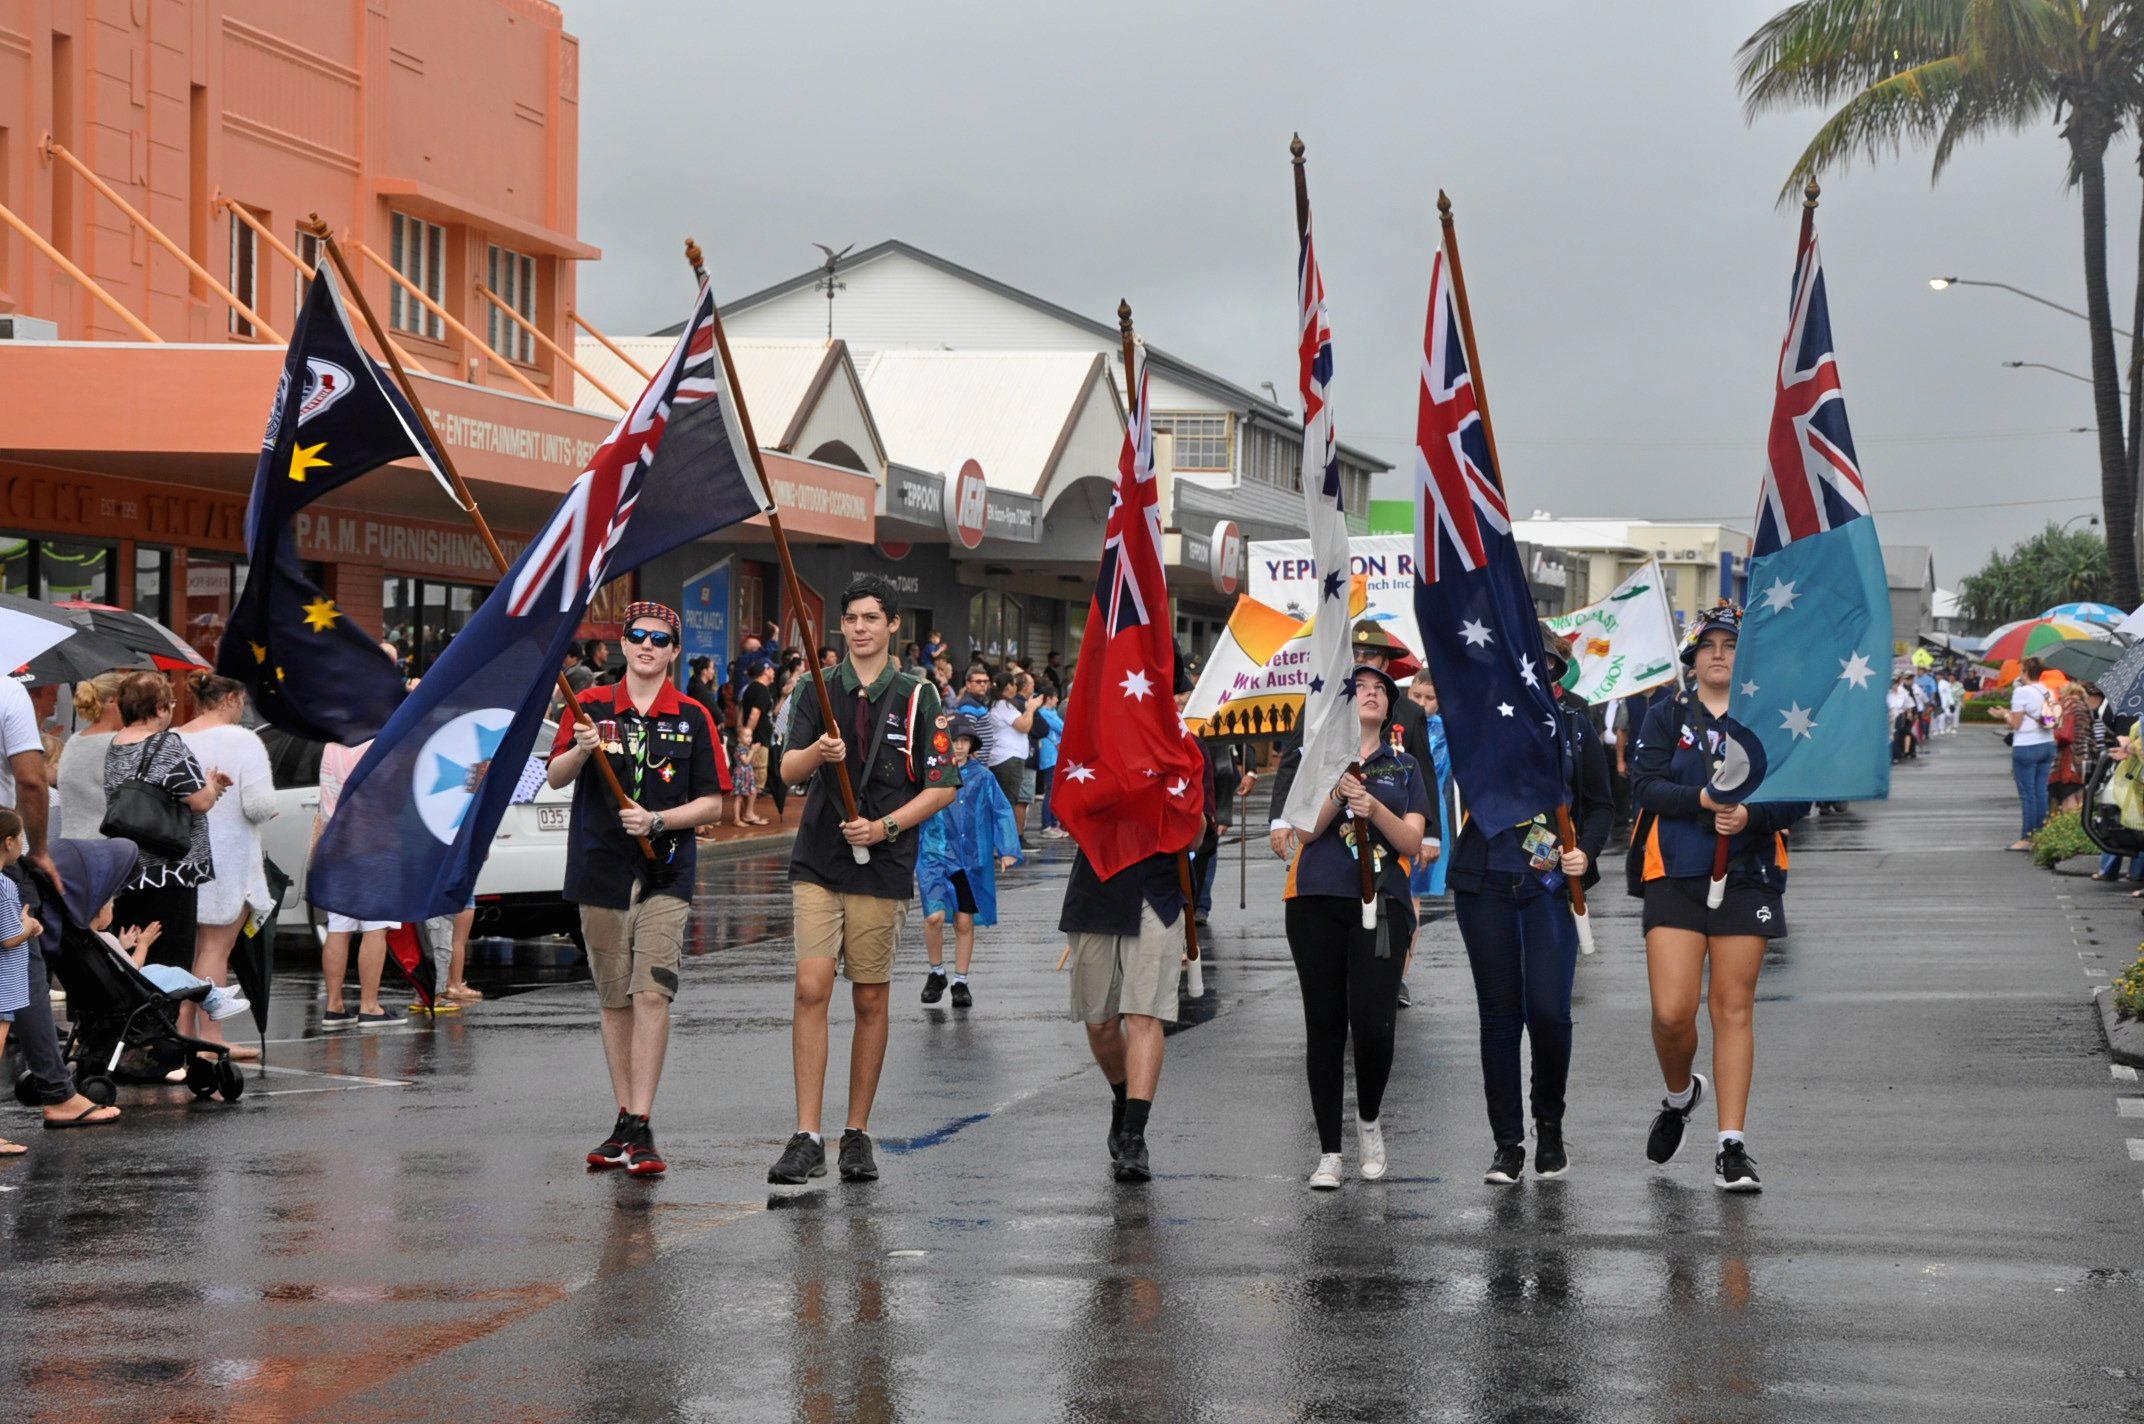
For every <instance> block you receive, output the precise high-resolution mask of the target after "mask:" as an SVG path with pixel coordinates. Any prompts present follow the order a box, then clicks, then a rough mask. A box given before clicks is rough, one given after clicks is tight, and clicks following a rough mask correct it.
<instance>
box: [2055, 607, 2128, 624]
mask: <svg viewBox="0 0 2144 1424" xmlns="http://www.w3.org/2000/svg"><path fill="white" fill-rule="evenodd" d="M2040 616H2041V617H2042V618H2067V619H2069V620H2070V621H2071V622H2072V623H2090V624H2093V625H2095V626H2097V627H2101V628H2112V627H2114V626H2115V625H2116V624H2118V623H2120V622H2121V621H2122V620H2123V619H2125V618H2127V617H2128V616H2129V615H2128V614H2126V613H2124V612H2122V610H2121V609H2119V608H2116V607H2115V606H2114V605H2113V604H2111V603H2058V604H2056V605H2055V606H2054V607H2053V608H2050V609H2048V610H2047V611H2046V612H2044V613H2042V614H2041V615H2040Z"/></svg>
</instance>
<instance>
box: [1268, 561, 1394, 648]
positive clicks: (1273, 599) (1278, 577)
mask: <svg viewBox="0 0 2144 1424" xmlns="http://www.w3.org/2000/svg"><path fill="white" fill-rule="evenodd" d="M1250 555H1251V587H1250V590H1249V592H1250V596H1251V597H1253V598H1255V599H1257V600H1258V601H1259V602H1260V603H1264V604H1269V605H1271V606H1272V607H1274V608H1278V609H1280V610H1281V611H1282V612H1283V613H1286V614H1287V615H1288V616H1289V617H1291V618H1308V617H1309V616H1310V615H1311V614H1312V613H1313V612H1315V611H1316V610H1317V606H1318V599H1317V593H1318V566H1317V562H1316V560H1314V559H1312V558H1311V557H1310V541H1309V540H1308V539H1261V540H1259V541H1258V542H1257V543H1255V544H1252V545H1251V546H1250ZM1348 563H1349V565H1350V569H1349V572H1350V573H1353V574H1360V575H1362V578H1363V582H1364V585H1365V592H1366V593H1367V595H1368V598H1369V603H1368V606H1367V607H1365V608H1364V609H1363V611H1362V612H1361V613H1360V614H1358V615H1356V616H1357V617H1358V618H1367V619H1369V620H1371V621H1372V622H1375V623H1381V624H1383V625H1384V627H1385V630H1386V631H1387V632H1389V633H1391V634H1392V636H1393V637H1395V638H1397V639H1399V640H1400V641H1401V642H1402V643H1405V644H1406V645H1407V649H1408V651H1409V652H1412V653H1415V654H1417V655H1419V654H1420V653H1421V651H1422V635H1421V634H1420V633H1419V632H1418V631H1416V628H1415V621H1414V535H1412V534H1358V535H1356V536H1355V537H1354V538H1352V539H1350V540H1348Z"/></svg>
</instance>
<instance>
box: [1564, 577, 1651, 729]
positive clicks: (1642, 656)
mask: <svg viewBox="0 0 2144 1424" xmlns="http://www.w3.org/2000/svg"><path fill="white" fill-rule="evenodd" d="M1545 621H1546V622H1547V623H1548V626H1549V627H1551V628H1553V629H1555V630H1556V631H1557V632H1559V633H1561V634H1563V635H1564V636H1565V637H1566V638H1569V639H1570V640H1571V666H1570V670H1569V671H1567V672H1566V673H1565V674H1564V677H1563V685H1564V687H1566V688H1568V689H1569V690H1570V692H1571V693H1572V695H1573V696H1576V697H1579V698H1582V699H1584V700H1585V701H1587V702H1613V701H1614V700H1615V699H1616V698H1618V697H1628V696H1630V695H1631V694H1632V693H1634V692H1644V691H1646V690H1647V689H1648V688H1654V687H1659V686H1661V685H1662V684H1664V683H1670V682H1674V681H1675V680H1676V666H1677V664H1676V656H1677V652H1678V648H1677V642H1676V636H1675V615H1674V613H1673V612H1672V611H1670V610H1669V608H1668V598H1667V592H1666V589H1665V587H1664V580H1663V579H1662V578H1661V577H1660V565H1658V564H1656V563H1654V562H1653V561H1652V560H1651V559H1647V560H1646V561H1645V562H1644V563H1642V564H1640V565H1639V566H1638V568H1637V570H1636V572H1634V573H1632V574H1631V576H1630V577H1629V578H1627V579H1624V580H1623V582H1621V583H1620V584H1618V585H1616V590H1615V592H1614V593H1611V594H1609V595H1608V596H1607V597H1606V598H1604V599H1602V600H1601V601H1600V602H1599V603H1589V604H1587V605H1586V606H1585V607H1584V608H1580V609H1578V610H1576V611H1574V612H1571V613H1559V614H1557V615H1556V616H1555V617H1553V618H1549V619H1547V620H1545Z"/></svg>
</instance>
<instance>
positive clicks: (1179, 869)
mask: <svg viewBox="0 0 2144 1424" xmlns="http://www.w3.org/2000/svg"><path fill="white" fill-rule="evenodd" d="M1117 331H1118V332H1119V334H1121V335H1122V336H1123V338H1124V411H1125V414H1126V415H1127V416H1128V417H1129V418H1130V419H1131V421H1132V426H1133V436H1132V438H1133V439H1134V441H1136V440H1137V439H1138V423H1139V376H1138V367H1137V366H1135V365H1134V364H1133V360H1134V355H1135V351H1136V348H1137V343H1136V342H1135V341H1134V340H1133V337H1132V304H1131V303H1130V302H1128V301H1126V300H1125V299H1123V298H1122V297H1119V298H1118V299H1117ZM1134 458H1136V457H1134ZM1169 663H1170V669H1171V675H1172V677H1173V675H1174V670H1175V663H1176V642H1175V640H1174V639H1173V638H1172V639H1171V640H1170V642H1169ZM1199 755H1200V757H1201V759H1202V761H1203V758H1204V757H1205V752H1204V751H1203V750H1201V752H1200V753H1199ZM1206 778H1207V780H1208V782H1211V781H1212V779H1213V770H1212V768H1211V767H1209V768H1207V771H1206ZM1202 799H1203V798H1202ZM1201 839H1204V837H1203V836H1201ZM1215 850H1216V851H1217V852H1218V850H1219V847H1215ZM1176 883H1177V887H1178V888H1179V889H1181V890H1182V891H1183V893H1184V958H1185V959H1188V960H1189V961H1191V963H1192V964H1194V965H1196V964H1197V963H1198V962H1199V927H1198V908H1199V906H1198V889H1197V882H1196V881H1194V880H1193V879H1192V878H1191V853H1190V851H1189V850H1188V849H1187V850H1180V851H1178V852H1177V853H1176ZM1192 973H1193V974H1194V975H1196V974H1197V973H1198V971H1197V970H1196V969H1194V970H1193V971H1192ZM1198 992H1199V989H1198V988H1197V987H1195V988H1194V989H1193V990H1192V993H1193V995H1194V996H1196V995H1197V994H1198Z"/></svg>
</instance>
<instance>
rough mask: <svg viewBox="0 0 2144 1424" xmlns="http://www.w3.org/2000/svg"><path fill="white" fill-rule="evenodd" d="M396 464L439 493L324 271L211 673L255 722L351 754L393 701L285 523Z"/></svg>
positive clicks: (249, 513)
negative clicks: (424, 477)
mask: <svg viewBox="0 0 2144 1424" xmlns="http://www.w3.org/2000/svg"><path fill="white" fill-rule="evenodd" d="M406 459H415V460H419V461H422V462H423V464H424V465H425V467H426V468H427V469H429V470H430V471H431V472H432V477H433V478H434V479H437V480H439V482H440V486H441V487H442V488H445V487H446V479H445V477H444V476H442V475H441V474H440V473H439V464H438V461H437V459H436V458H435V456H434V455H433V453H432V450H431V447H430V446H429V445H427V444H426V443H425V440H424V437H423V436H422V435H420V434H419V433H418V423H417V416H416V412H415V411H413V410H411V409H410V406H409V402H408V401H406V400H404V399H403V398H402V393H401V391H399V390H397V389H396V388H395V385H394V383H393V382H392V381H391V380H389V379H388V377H387V373H386V372H384V371H382V370H381V369H380V368H379V366H378V364H377V363H376V362H374V361H373V359H372V358H371V357H370V356H367V355H366V354H365V353H364V351H363V350H362V349H360V348H359V346H358V344H357V336H356V333H355V332H354V331H352V330H351V327H350V319H349V317H348V315H347V314H345V312H344V311H343V305H342V294H341V292H340V290H339V289H338V288H337V287H336V285H335V277H334V274H333V272H332V270H331V269H330V268H328V267H327V266H325V265H323V266H322V267H321V269H320V273H319V275H318V276H316V277H314V278H313V280H312V281H311V282H310V283H309V284H308V285H307V287H306V292H305V306H304V309H303V310H301V311H300V312H299V313H298V324H297V328H296V329H295V330H294V331H293V332H292V333H291V337H290V351H289V354H288V355H287V356H286V357H285V358H284V360H283V377H282V380H281V382H280V383H279V384H278V385H277V386H276V391H275V404H274V406H273V407H272V408H271V409H270V410H269V412H268V432H267V434H266V435H265V436H263V437H262V439H261V457H260V462H259V463H258V464H257V465H256V466H255V467H254V471H253V498H252V501H251V503H249V504H248V505H247V506H246V586H245V588H244V589H243V590H241V591H240V593H239V595H238V601H237V603H236V605H235V606H234V607H233V608H232V610H231V620H230V622H229V624H228V625H226V627H225V629H224V633H223V641H222V643H221V645H220V646H219V647H218V648H217V650H216V671H217V672H219V673H222V674H223V675H224V676H225V677H230V678H236V679H237V680H238V681H240V682H242V683H244V684H245V685H246V690H247V692H248V693H250V694H251V695H252V698H253V705H254V706H256V707H258V708H259V709H260V712H261V715H262V716H263V717H265V718H267V719H268V720H269V721H270V722H272V723H274V724H275V725H276V726H278V727H281V728H283V729H284V730H285V731H287V732H292V733H295V734H296V735H298V736H301V737H306V738H310V739H311V740H313V741H316V742H342V743H345V744H346V745H350V746H355V745H357V744H358V743H360V742H364V741H368V740H370V739H371V737H372V736H373V734H374V733H376V732H378V731H379V729H380V727H381V725H382V724H384V723H385V722H386V721H387V718H388V716H389V714H391V713H392V712H393V711H394V710H395V708H396V707H397V706H399V705H400V704H401V701H402V696H403V693H402V674H401V672H400V671H399V670H397V669H396V667H395V665H394V663H393V662H392V661H391V660H390V659H389V658H388V657H387V655H386V654H385V653H383V652H381V651H380V646H379V644H378V642H377V641H376V640H375V639H374V638H373V635H372V634H371V633H369V632H367V631H366V630H365V629H363V628H360V627H359V626H358V625H357V624H356V623H355V622H354V621H352V620H351V618H350V617H349V616H348V615H347V614H346V613H344V612H343V610H342V609H341V608H339V607H337V606H336V604H335V601H334V600H333V599H331V598H329V597H328V596H327V594H326V593H325V592H323V591H322V590H321V589H320V587H319V586H318V585H317V584H315V583H314V582H313V580H312V578H311V577H310V576H309V575H308V574H307V573H306V572H305V566H304V565H303V564H302V563H300V562H299V559H298V550H297V548H296V535H295V531H294V530H293V528H292V524H293V522H294V521H295V520H296V518H297V516H298V514H299V512H300V511H301V510H303V509H304V508H305V507H306V506H307V505H309V504H311V503H312V502H313V501H314V500H316V499H318V498H320V497H321V496H322V495H324V494H327V493H328V492H330V491H331V490H336V489H340V488H341V487H342V486H344V485H346V484H348V483H349V482H350V481H352V480H354V479H356V478H358V477H359V476H361V475H365V474H369V473H370V472H372V471H373V470H376V469H378V468H379V467H380V466H382V465H385V464H389V463H391V462H393V461H395V460H406ZM448 493H449V496H450V497H451V496H452V491H451V490H449V491H448Z"/></svg>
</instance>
